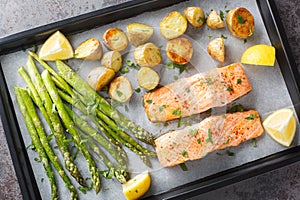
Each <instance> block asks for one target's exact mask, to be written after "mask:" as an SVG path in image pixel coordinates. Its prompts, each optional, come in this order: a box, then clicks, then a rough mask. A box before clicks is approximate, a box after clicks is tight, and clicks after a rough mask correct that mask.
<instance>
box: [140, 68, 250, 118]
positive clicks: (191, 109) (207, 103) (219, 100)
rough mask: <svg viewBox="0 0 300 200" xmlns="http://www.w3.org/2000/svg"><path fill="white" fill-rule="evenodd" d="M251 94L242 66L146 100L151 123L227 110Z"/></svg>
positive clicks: (219, 70) (183, 81)
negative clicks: (239, 99)
mask: <svg viewBox="0 0 300 200" xmlns="http://www.w3.org/2000/svg"><path fill="white" fill-rule="evenodd" d="M251 90H252V87H251V84H250V82H249V80H248V78H247V76H246V74H245V71H244V70H243V67H242V66H241V64H239V63H234V64H231V65H229V66H226V67H223V68H216V69H212V70H209V71H207V72H203V73H198V74H195V75H193V76H191V77H188V78H183V79H180V80H178V81H176V82H174V83H171V84H168V85H165V86H163V87H161V88H158V89H156V90H155V91H153V92H149V93H146V94H145V95H144V96H143V102H144V108H145V111H146V114H147V116H148V119H149V120H150V121H152V122H159V121H168V120H172V119H177V118H180V117H186V116H191V115H193V114H197V113H201V112H204V111H206V110H208V109H210V108H213V107H221V106H224V105H226V104H228V103H230V102H232V101H234V100H235V99H237V98H239V97H241V96H243V95H245V94H247V93H248V92H249V91H251Z"/></svg>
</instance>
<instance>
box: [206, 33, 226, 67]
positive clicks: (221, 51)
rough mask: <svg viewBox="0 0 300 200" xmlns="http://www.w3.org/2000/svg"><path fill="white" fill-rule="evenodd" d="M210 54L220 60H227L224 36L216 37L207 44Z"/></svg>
mask: <svg viewBox="0 0 300 200" xmlns="http://www.w3.org/2000/svg"><path fill="white" fill-rule="evenodd" d="M207 52H208V54H209V55H210V56H211V57H212V58H214V59H216V60H218V61H220V62H224V60H225V45H224V39H223V38H215V39H213V40H212V41H211V42H210V43H209V44H208V45H207Z"/></svg>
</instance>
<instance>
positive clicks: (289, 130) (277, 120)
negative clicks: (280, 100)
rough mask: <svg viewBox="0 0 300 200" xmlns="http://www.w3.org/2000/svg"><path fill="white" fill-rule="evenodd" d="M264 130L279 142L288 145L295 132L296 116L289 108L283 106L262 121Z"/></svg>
mask: <svg viewBox="0 0 300 200" xmlns="http://www.w3.org/2000/svg"><path fill="white" fill-rule="evenodd" d="M263 126H264V128H265V130H266V132H267V133H268V134H269V135H270V136H271V137H272V138H273V139H274V140H275V141H277V142H278V143H279V144H282V145H283V146H287V147H288V146H290V145H291V143H292V141H293V139H294V136H295V132H296V118H295V116H294V112H293V110H291V109H288V108H283V109H280V110H277V111H275V112H273V113H272V114H270V115H269V116H268V117H267V118H266V119H265V120H264V122H263Z"/></svg>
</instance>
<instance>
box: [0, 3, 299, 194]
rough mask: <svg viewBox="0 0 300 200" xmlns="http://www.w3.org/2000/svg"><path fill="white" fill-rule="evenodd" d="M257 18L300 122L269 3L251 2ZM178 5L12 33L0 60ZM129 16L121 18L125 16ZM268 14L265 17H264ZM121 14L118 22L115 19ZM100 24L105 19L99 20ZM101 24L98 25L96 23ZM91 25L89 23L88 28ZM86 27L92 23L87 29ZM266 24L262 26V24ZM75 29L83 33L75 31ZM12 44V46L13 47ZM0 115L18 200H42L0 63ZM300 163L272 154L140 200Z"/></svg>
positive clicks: (284, 46)
mask: <svg viewBox="0 0 300 200" xmlns="http://www.w3.org/2000/svg"><path fill="white" fill-rule="evenodd" d="M256 1H257V4H258V7H259V10H260V13H261V15H262V17H263V20H264V22H265V26H266V29H267V32H268V34H269V37H270V40H271V42H272V45H273V46H275V48H276V58H277V62H278V63H279V66H285V67H284V68H282V67H281V72H282V74H283V77H284V79H285V82H286V84H287V88H288V91H289V93H290V96H291V99H292V101H293V104H294V108H295V111H296V114H297V116H298V118H299V119H300V90H299V88H300V76H299V72H298V70H297V66H296V63H295V61H294V58H293V55H292V52H291V50H290V47H289V45H288V41H287V37H286V34H285V32H284V28H283V25H282V23H281V21H280V17H279V13H278V10H277V8H276V5H275V2H274V0H256ZM180 2H182V1H180V0H172V1H161V0H150V1H149V0H135V1H129V2H125V3H122V4H118V5H115V6H111V7H108V8H104V9H101V10H97V11H93V12H90V13H86V14H83V15H79V16H76V17H72V18H69V19H65V20H62V21H58V22H54V23H51V24H48V25H44V26H41V27H37V28H33V29H30V30H28V31H23V32H20V33H16V34H13V35H10V36H7V37H4V38H0V56H1V55H3V54H8V53H11V52H14V51H18V50H21V49H26V48H29V47H31V46H32V45H34V44H40V43H42V41H44V40H45V39H46V38H47V37H48V36H49V35H51V34H52V33H53V32H55V31H56V30H58V29H59V30H61V31H62V32H63V33H64V34H66V35H67V36H68V35H72V34H76V33H79V32H83V31H85V30H88V29H91V28H95V27H97V26H101V25H104V24H106V23H110V22H113V21H116V20H119V19H124V18H128V17H132V16H135V15H137V14H140V13H142V12H146V11H149V10H155V9H160V8H162V7H166V6H170V5H173V4H176V3H180ZM129 10H130V11H132V12H124V11H129ZM267 11H268V12H267ZM119 12H122V17H120V16H115V14H116V13H119ZM103 18H109V19H105V20H103ZM99 20H101V23H97V22H99ZM91 21H94V22H93V23H92V22H91ZM88 22H91V23H88ZM266 22H267V23H266ZM76 26H81V27H82V28H81V29H80V30H79V29H74V27H76ZM16 41H17V42H16ZM0 94H1V98H0V114H1V120H2V124H3V128H4V132H5V135H6V140H7V142H8V146H9V150H10V154H11V157H12V161H13V165H14V168H15V172H16V175H17V178H18V182H19V185H20V189H21V192H22V195H23V199H41V195H40V192H39V190H38V187H37V183H36V180H35V178H34V175H33V171H32V167H31V165H30V161H29V158H28V155H27V152H26V147H25V145H24V142H23V140H22V139H20V138H22V137H21V132H20V128H19V125H18V122H17V119H16V114H15V110H14V107H13V104H12V99H11V98H10V95H9V92H8V88H7V85H6V81H5V77H4V74H3V70H2V67H1V62H0ZM299 160H300V146H296V147H292V148H289V149H287V150H284V151H281V152H278V153H275V154H272V155H270V156H267V157H264V158H261V159H258V160H255V161H253V162H250V163H246V164H244V165H241V166H238V167H235V168H231V169H229V170H225V171H222V172H219V173H217V174H214V175H211V176H208V177H205V178H202V179H199V180H197V181H194V182H191V183H188V184H185V185H181V186H179V187H176V188H173V189H170V190H169V191H165V192H162V193H160V194H157V195H153V196H150V197H146V198H144V199H186V198H189V197H193V196H197V195H199V194H202V193H205V192H209V191H212V190H215V189H217V188H220V187H223V186H227V185H229V184H232V183H236V182H239V181H242V180H245V179H248V178H251V177H253V176H256V175H259V174H262V173H266V172H269V171H271V170H275V169H277V168H280V167H283V166H286V165H289V164H292V163H294V162H297V161H299Z"/></svg>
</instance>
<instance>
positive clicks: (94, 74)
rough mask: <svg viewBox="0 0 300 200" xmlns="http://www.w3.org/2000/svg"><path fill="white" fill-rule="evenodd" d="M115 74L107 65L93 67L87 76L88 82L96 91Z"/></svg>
mask: <svg viewBox="0 0 300 200" xmlns="http://www.w3.org/2000/svg"><path fill="white" fill-rule="evenodd" d="M114 76H115V72H114V70H112V69H109V68H107V67H103V66H101V67H95V68H93V69H92V71H91V72H90V73H89V74H88V76H87V82H88V84H89V85H90V86H91V87H92V88H93V89H94V90H96V91H99V90H101V89H102V88H103V87H104V86H106V85H107V84H108V83H109V82H110V81H111V80H112V79H113V78H114Z"/></svg>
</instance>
